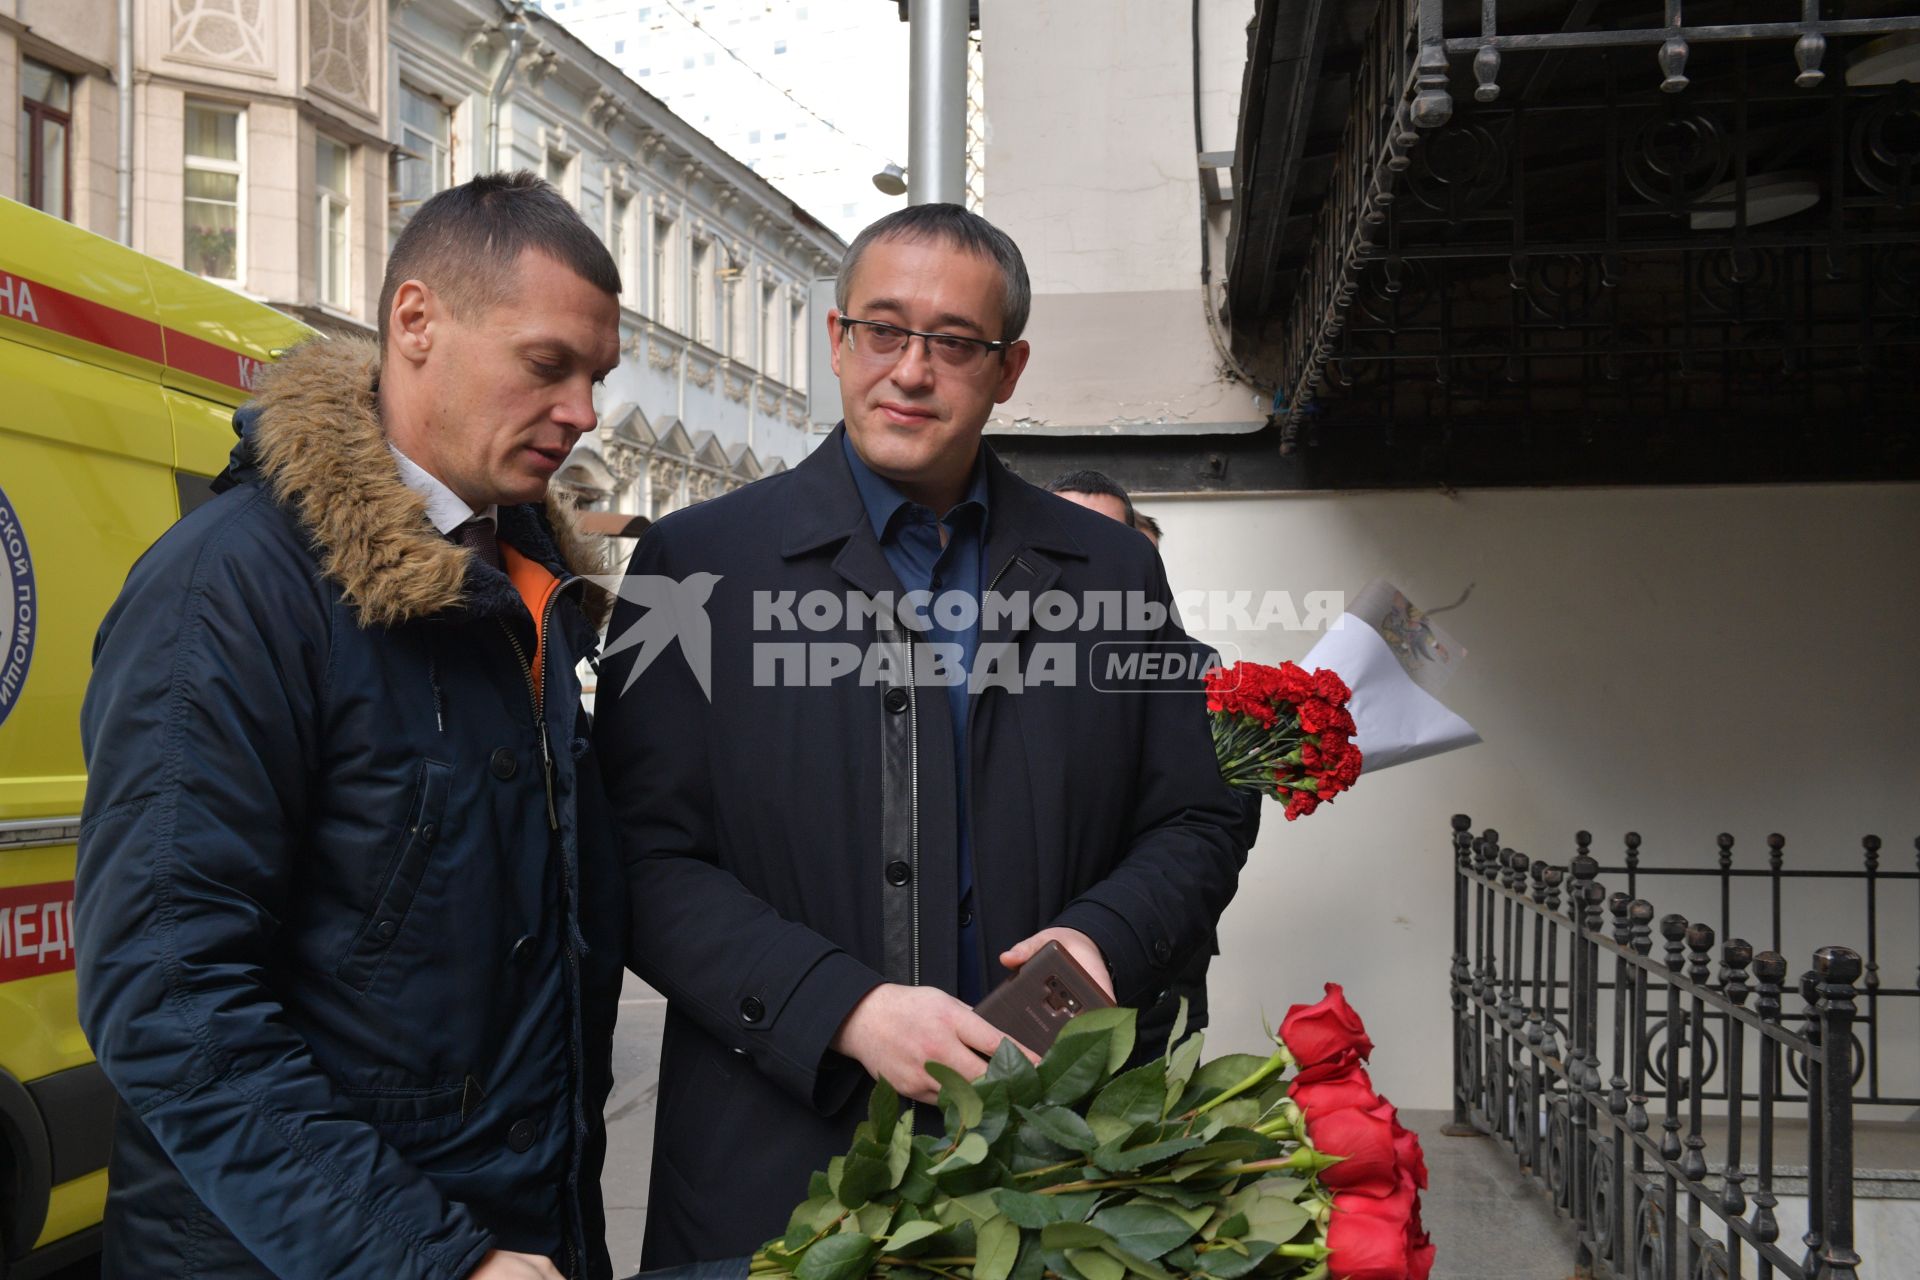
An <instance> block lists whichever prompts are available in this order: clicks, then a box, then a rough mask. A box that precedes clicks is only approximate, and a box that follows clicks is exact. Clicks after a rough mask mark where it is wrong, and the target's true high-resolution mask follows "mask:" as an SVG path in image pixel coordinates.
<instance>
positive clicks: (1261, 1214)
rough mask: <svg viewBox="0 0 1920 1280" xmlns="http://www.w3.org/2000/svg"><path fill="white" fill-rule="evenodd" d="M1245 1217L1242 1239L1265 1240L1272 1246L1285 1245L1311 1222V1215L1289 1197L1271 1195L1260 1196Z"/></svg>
mask: <svg viewBox="0 0 1920 1280" xmlns="http://www.w3.org/2000/svg"><path fill="white" fill-rule="evenodd" d="M1245 1217H1246V1219H1247V1229H1246V1231H1244V1232H1242V1233H1241V1234H1242V1237H1243V1238H1244V1239H1246V1240H1249V1241H1253V1240H1266V1241H1268V1242H1270V1243H1273V1244H1285V1243H1287V1241H1289V1240H1291V1239H1293V1238H1294V1237H1295V1236H1297V1235H1299V1234H1300V1229H1301V1228H1302V1227H1304V1226H1306V1225H1307V1223H1308V1222H1309V1221H1311V1215H1309V1214H1308V1213H1307V1211H1306V1210H1305V1209H1303V1208H1301V1207H1300V1206H1299V1205H1298V1204H1296V1203H1295V1202H1294V1201H1293V1200H1292V1198H1291V1197H1288V1196H1284V1195H1272V1194H1267V1195H1262V1196H1261V1197H1260V1198H1259V1199H1258V1200H1257V1201H1255V1202H1254V1204H1253V1207H1252V1208H1251V1209H1249V1210H1247V1212H1246V1214H1245Z"/></svg>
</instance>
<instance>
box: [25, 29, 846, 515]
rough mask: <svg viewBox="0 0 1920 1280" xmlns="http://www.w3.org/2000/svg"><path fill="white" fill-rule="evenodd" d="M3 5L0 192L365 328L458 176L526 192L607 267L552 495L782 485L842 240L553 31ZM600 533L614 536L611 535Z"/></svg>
mask: <svg viewBox="0 0 1920 1280" xmlns="http://www.w3.org/2000/svg"><path fill="white" fill-rule="evenodd" d="M131 9H132V13H133V22H132V34H133V60H134V75H133V77H132V86H131V92H132V96H133V101H132V118H133V121H134V126H133V130H132V139H131V141H132V148H131V153H132V160H131V170H132V183H131V200H130V201H128V202H127V203H126V205H125V207H124V208H123V207H122V202H121V201H120V199H119V191H120V166H119V153H120V136H119V129H118V119H119V114H118V111H119V107H120V86H119V84H118V82H117V77H116V73H115V66H116V58H117V33H118V12H119V6H118V5H117V4H116V3H114V0H68V2H65V3H56V2H54V0H0V101H4V102H10V103H13V104H16V106H15V110H16V113H17V117H16V118H17V123H16V125H14V126H10V127H8V128H6V129H0V196H6V197H9V198H13V199H18V200H21V201H22V202H23V203H28V204H32V205H34V206H35V207H37V208H41V209H43V210H45V211H47V212H49V213H53V214H55V215H57V216H60V217H64V218H68V219H70V220H71V221H73V222H75V223H77V224H79V225H81V226H84V227H86V228H87V229H88V230H91V231H94V232H96V233H98V234H101V235H105V236H109V237H117V236H118V235H119V233H120V231H121V229H122V227H123V225H124V227H125V230H126V238H127V240H128V242H129V243H131V244H132V246H133V247H134V248H136V249H139V250H141V251H142V252H144V253H148V254H151V255H152V256H154V257H156V258H158V259H160V260H161V261H163V262H168V263H171V264H173V265H176V266H179V267H182V268H184V269H186V270H188V271H192V272H195V273H196V274H199V275H201V276H204V277H206V278H208V279H211V280H216V281H219V282H221V283H224V284H226V285H229V286H230V287H232V288H234V289H236V290H238V291H240V292H242V293H245V294H247V295H248V296H250V297H254V298H257V299H260V300H262V301H265V302H268V303H270V304H271V305H273V306H276V307H279V308H281V309H282V310H285V311H287V312H289V313H290V314H294V315H297V316H299V317H300V318H301V319H303V320H305V321H307V322H308V323H310V324H313V325H315V326H316V327H317V328H320V329H323V330H330V331H334V332H349V333H361V334H366V333H370V332H371V331H372V329H373V327H374V323H375V320H376V317H375V314H374V310H375V307H376V306H377V302H378V297H379V290H380V281H381V274H382V272H383V270H384V267H385V260H386V253H387V249H388V247H389V246H390V245H391V243H392V238H393V237H394V236H395V235H397V234H398V232H399V230H400V228H401V227H403V226H404V225H405V222H406V219H407V218H408V217H410V216H411V214H412V212H413V210H415V209H417V208H418V207H419V205H420V203H421V202H422V201H423V200H425V199H426V198H428V197H429V196H431V195H432V194H433V193H434V192H436V191H439V190H442V189H444V188H445V187H447V186H448V185H450V184H453V183H457V182H462V181H465V180H467V179H469V178H471V177H472V176H473V175H475V174H477V173H484V172H489V171H493V170H497V169H511V168H525V169H530V170H532V171H534V172H536V173H539V174H541V175H542V176H544V177H546V178H547V179H549V180H550V181H552V182H553V184H554V185H555V186H556V187H558V188H559V189H560V191H561V192H562V193H563V194H564V195H565V196H566V198H567V199H568V201H569V202H571V203H572V204H573V205H574V207H575V208H577V209H578V210H579V211H580V213H581V216H582V217H583V218H584V219H585V220H586V221H587V223H588V225H589V226H591V227H593V228H594V229H595V230H596V231H598V232H599V233H600V234H601V236H602V237H603V238H604V239H605V241H606V243H607V245H608V247H609V248H610V249H611V250H612V252H613V254H614V257H615V259H616V260H617V262H618V263H619V266H620V271H621V276H622V279H623V281H624V283H625V286H626V287H625V291H624V293H623V296H622V299H621V303H622V306H621V350H622V356H623V359H622V363H621V366H620V368H619V369H618V370H617V371H616V372H615V373H614V374H613V375H612V377H610V378H609V379H608V381H607V384H606V386H605V387H604V388H603V399H602V404H601V420H600V425H599V427H598V428H597V430H596V431H595V432H594V433H593V434H591V435H589V436H588V437H586V438H584V439H583V440H582V441H581V444H580V447H579V449H578V450H577V452H576V454H575V457H574V458H573V459H572V460H570V462H569V465H568V466H567V467H566V468H565V469H564V470H563V471H562V473H561V476H560V483H562V485H563V486H565V487H566V488H567V489H568V490H569V491H571V492H572V493H573V494H574V495H575V496H576V497H577V498H578V500H579V501H580V502H582V503H583V504H585V505H587V506H590V507H593V508H597V509H600V510H602V511H605V512H609V513H615V514H624V515H628V516H633V515H644V516H648V517H657V516H659V515H661V514H664V513H665V512H666V511H670V510H673V509H675V508H677V507H680V506H684V505H687V504H688V503H691V502H695V501H698V500H700V499H701V498H704V497H710V496H712V495H714V494H717V493H720V492H724V491H726V490H727V489H731V488H735V487H738V486H739V485H741V484H744V483H747V482H749V481H751V480H753V479H756V478H758V477H759V476H760V475H762V474H766V473H768V472H771V471H776V470H781V469H784V468H785V467H787V466H790V465H792V464H793V463H794V462H796V461H798V460H799V459H800V458H801V457H803V456H804V455H805V453H806V451H807V450H808V448H810V447H811V444H812V443H813V442H814V441H815V440H816V439H817V438H818V433H817V432H815V431H811V430H810V429H809V427H808V425H807V418H806V394H805V392H806V378H807V368H808V344H809V339H810V336H811V335H810V333H809V326H808V321H807V314H808V313H807V290H808V286H809V284H810V282H811V281H813V280H815V279H817V278H819V277H822V276H825V275H830V274H831V273H832V272H833V271H834V270H835V269H836V268H837V266H838V263H839V258H840V254H841V253H842V252H843V251H844V249H845V245H844V243H843V242H842V241H841V240H840V239H839V238H838V237H836V236H835V235H834V234H833V233H832V232H831V231H829V230H827V229H826V228H825V227H824V226H822V225H821V224H820V223H819V222H817V221H816V220H815V219H813V218H812V217H811V216H810V215H809V214H807V213H806V212H805V211H804V210H803V209H801V208H800V207H799V206H798V205H796V204H795V203H794V202H793V201H792V200H791V199H789V198H787V197H786V196H784V195H783V194H781V193H780V192H779V191H777V190H775V189H774V188H773V187H772V186H771V185H769V184H768V183H767V182H766V181H764V180H763V179H761V178H759V177H758V176H757V175H755V174H754V173H753V172H752V171H751V170H750V169H749V168H748V167H747V166H746V165H744V164H742V163H741V162H739V161H738V160H736V159H734V158H733V157H732V156H730V155H728V154H727V153H726V152H725V151H723V150H722V149H721V148H720V147H719V146H718V145H716V144H715V143H714V142H713V141H711V140H710V139H708V138H707V137H705V136H704V135H703V134H701V133H700V132H699V131H697V130H696V129H694V128H692V127H690V126H689V125H688V124H687V123H686V122H685V121H683V120H681V119H679V118H678V117H676V116H675V115H674V114H673V113H672V112H671V111H669V110H668V109H667V108H666V107H664V106H663V105H662V104H661V103H660V102H659V101H657V100H656V99H654V98H653V97H651V96H650V95H648V94H647V93H646V92H645V91H644V90H642V89H641V88H640V87H639V86H638V85H636V84H634V83H633V82H632V81H631V80H629V79H628V78H627V77H626V76H624V75H623V74H622V73H621V72H620V71H619V70H618V68H616V67H615V66H614V65H613V64H612V63H610V62H608V61H606V60H605V59H602V58H601V57H599V56H598V55H597V54H595V53H594V52H593V51H592V50H591V49H590V48H588V46H587V45H586V44H584V43H583V42H581V41H580V40H578V39H576V38H575V37H574V36H572V35H571V34H570V33H568V32H567V30H566V29H565V28H564V27H563V26H561V25H560V24H559V23H558V22H556V21H555V20H553V19H552V18H550V17H547V16H545V15H543V14H541V13H540V12H539V11H537V10H535V9H532V8H527V7H524V6H521V5H519V4H514V3H503V2H502V0H392V2H391V3H390V4H389V3H382V2H381V0H298V2H297V3H290V4H272V3H267V2H266V0H133V3H132V5H131ZM603 523H604V524H605V525H606V527H608V528H613V527H615V526H616V525H618V524H619V521H617V520H612V519H609V520H607V521H605V522H603Z"/></svg>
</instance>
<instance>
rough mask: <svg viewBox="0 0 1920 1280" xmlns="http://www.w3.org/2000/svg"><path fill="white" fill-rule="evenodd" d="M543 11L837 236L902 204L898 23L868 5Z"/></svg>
mask: <svg viewBox="0 0 1920 1280" xmlns="http://www.w3.org/2000/svg"><path fill="white" fill-rule="evenodd" d="M542 7H543V8H544V9H545V11H546V12H547V13H548V14H549V15H551V16H552V17H554V18H556V19H558V20H559V21H561V22H563V23H564V24H565V25H566V26H567V28H568V29H569V30H571V31H573V32H574V33H575V34H577V35H578V36H580V38H581V39H583V40H585V41H586V42H587V43H588V44H590V45H592V46H593V48H594V49H595V50H596V51H598V52H599V53H600V54H601V56H603V57H605V58H607V59H608V60H609V61H611V62H612V63H613V64H614V65H616V66H618V67H619V68H620V69H621V70H622V71H623V72H625V73H626V74H627V75H628V76H629V77H631V78H632V79H633V81H634V82H635V83H636V84H638V85H640V87H641V88H643V89H645V90H646V91H647V92H649V93H651V94H653V95H654V96H655V97H657V98H659V99H660V100H661V101H662V102H664V103H666V104H667V105H668V106H669V107H671V108H672V109H673V111H674V112H675V113H676V114H677V115H679V116H680V117H682V118H683V119H685V120H686V121H687V123H689V124H691V125H693V126H694V127H695V128H696V129H699V130H700V131H701V132H702V133H704V134H706V135H707V136H708V137H710V138H712V139H713V140H714V141H715V142H716V143H718V144H719V145H720V146H721V147H722V148H724V149H725V150H726V151H727V152H728V154H730V155H734V156H737V157H739V158H740V160H742V161H743V162H745V163H746V165H747V166H748V167H749V168H751V169H753V170H754V171H755V172H756V173H758V174H760V175H761V176H762V177H764V178H766V179H767V180H768V181H770V182H772V183H773V184H774V185H775V186H777V187H779V188H780V189H781V190H782V191H785V192H786V193H787V194H788V195H790V196H792V197H793V198H794V199H795V200H796V201H797V202H799V203H800V204H801V205H803V206H804V207H805V208H807V209H809V210H811V211H813V213H814V214H816V215H817V216H818V217H819V218H820V219H821V220H822V221H823V222H825V223H827V225H829V226H831V227H832V228H833V229H834V230H835V231H837V232H838V233H839V234H840V235H841V236H842V237H844V238H846V239H849V240H850V239H852V238H853V236H854V235H855V234H856V233H857V232H858V231H859V230H860V228H862V227H864V226H866V225H867V223H869V222H872V221H873V220H874V219H875V218H878V217H880V216H881V215H883V214H886V213H890V212H892V211H893V210H895V209H898V208H900V207H902V206H903V205H905V203H906V198H905V196H904V195H887V194H884V193H883V192H881V191H879V190H878V189H876V188H875V187H874V185H873V182H872V177H873V175H874V174H875V173H877V172H879V171H881V170H882V169H884V168H885V167H886V166H887V165H888V164H890V163H892V164H899V165H902V166H904V165H905V164H906V162H907V112H906V102H907V39H908V28H907V25H906V24H905V23H903V22H901V21H899V18H898V16H897V14H896V12H895V10H894V8H893V6H891V5H886V4H881V3H878V0H546V3H544V4H543V5H542Z"/></svg>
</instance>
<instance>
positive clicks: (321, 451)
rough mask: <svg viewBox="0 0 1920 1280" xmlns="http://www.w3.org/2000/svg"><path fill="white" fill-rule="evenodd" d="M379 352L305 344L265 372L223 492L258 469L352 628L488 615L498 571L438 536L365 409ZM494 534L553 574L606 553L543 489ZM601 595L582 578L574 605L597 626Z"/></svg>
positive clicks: (507, 510)
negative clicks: (308, 545) (336, 593)
mask: <svg viewBox="0 0 1920 1280" xmlns="http://www.w3.org/2000/svg"><path fill="white" fill-rule="evenodd" d="M377 356H378V352H377V350H376V349H375V347H374V345H373V344H372V343H371V342H367V341H365V340H362V339H353V338H332V339H320V338H316V339H313V340H310V341H308V342H305V343H302V344H301V345H300V346H298V347H295V348H294V349H293V350H291V351H289V352H288V353H287V354H285V355H284V356H282V357H281V358H280V359H279V360H277V361H275V362H274V363H273V364H272V365H270V366H269V367H268V369H267V370H266V372H265V374H264V375H263V377H262V379H261V382H260V386H259V390H258V393H257V396H256V398H255V399H254V401H253V402H252V403H251V404H249V405H248V406H247V407H246V408H245V409H242V410H241V411H240V414H239V417H238V419H237V426H238V429H239V431H240V434H241V441H240V444H239V445H238V446H237V447H236V448H235V450H234V458H233V462H232V463H231V464H230V465H229V467H228V469H227V475H226V476H224V477H222V482H220V483H217V484H216V488H223V487H227V486H229V485H231V484H234V483H238V482H239V481H241V480H242V479H245V478H246V472H247V471H249V470H252V471H257V472H258V474H259V476H260V478H261V479H262V480H263V481H264V482H265V484H266V485H267V486H268V488H269V490H270V491H271V492H272V493H273V496H274V498H275V499H276V500H277V501H279V503H280V504H281V505H282V506H284V507H285V508H286V509H287V510H288V511H290V512H291V513H292V514H293V515H294V516H295V517H296V518H297V519H298V521H299V522H300V524H301V526H302V528H303V529H304V530H305V532H306V534H307V537H308V538H309V540H310V541H311V542H312V543H313V546H314V550H315V554H316V555H317V556H318V557H319V560H320V571H321V573H322V574H324V575H325V576H326V577H327V578H328V579H329V580H330V581H332V582H333V583H335V584H336V585H337V586H338V587H339V588H340V592H341V595H342V596H343V597H344V598H345V599H346V601H347V603H349V604H350V605H352V606H353V608H354V610H355V612H356V614H357V616H358V618H359V620H360V622H361V624H362V625H363V626H382V627H392V626H397V625H399V624H402V623H406V622H413V621H417V620H420V619H424V618H429V617H434V616H436V615H440V614H445V613H450V612H453V611H456V610H467V611H480V612H485V611H487V605H488V604H489V603H490V602H498V601H500V600H501V599H503V596H502V591H503V589H504V592H505V593H507V596H509V597H511V598H512V599H513V600H517V599H518V597H517V594H515V593H513V588H512V586H511V584H509V583H508V582H507V579H506V577H505V575H503V574H500V573H498V572H496V571H495V570H492V569H490V568H488V567H487V566H485V565H483V564H481V563H480V562H479V561H477V560H476V559H475V558H474V555H473V553H472V552H471V551H469V550H468V549H467V548H465V547H463V546H461V545H459V544H458V543H455V542H452V541H450V540H449V539H447V538H446V537H444V536H442V535H441V534H440V532H439V531H438V530H436V529H435V528H434V527H433V523H432V522H431V521H430V520H428V519H427V504H426V500H425V499H424V498H422V497H421V496H420V495H419V494H417V493H415V492H414V491H413V490H411V489H409V488H407V486H406V485H405V484H404V483H402V482H401V479H400V472H399V468H398V467H397V466H396V465H395V463H394V458H393V453H392V451H391V450H389V449H388V447H387V437H386V432H385V430H384V429H383V428H382V426H381V424H380V415H379V410H378V407H377V405H376V402H375V375H376V371H377V368H378V359H377ZM500 533H501V537H502V538H503V539H504V540H505V541H506V542H508V543H510V544H511V545H512V546H513V547H514V548H515V549H516V550H518V551H519V552H520V553H521V554H523V555H525V556H528V557H529V558H531V559H534V560H538V561H540V562H541V563H543V564H545V565H546V566H547V568H548V569H549V570H551V571H552V572H554V573H556V574H560V573H567V574H575V575H582V576H586V575H594V574H601V573H605V572H606V566H605V549H604V547H602V546H600V545H598V542H597V540H596V539H594V538H593V537H592V535H590V534H584V533H581V532H580V531H579V529H578V528H577V527H576V526H575V524H574V522H573V518H572V515H571V513H570V512H569V511H568V510H567V509H566V508H565V506H564V505H563V504H561V503H560V502H558V501H557V500H556V499H555V498H554V496H553V495H552V494H551V493H550V494H549V495H548V496H547V500H546V503H545V505H544V507H542V506H537V505H534V504H531V503H528V504H524V505H521V506H511V507H509V506H503V507H501V508H500ZM611 603H612V602H611V599H610V598H609V597H608V595H607V593H606V592H604V591H602V590H600V589H599V588H598V587H597V586H595V585H594V584H592V583H589V584H587V587H586V589H585V591H584V593H583V594H582V597H581V608H582V610H583V611H584V612H585V613H586V615H587V617H588V619H589V621H591V622H592V623H593V624H594V626H596V627H598V626H599V625H601V624H602V623H604V622H605V621H606V615H607V613H608V612H609V611H610V607H611Z"/></svg>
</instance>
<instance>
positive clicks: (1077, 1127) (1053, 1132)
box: [1020, 1107, 1100, 1151]
mask: <svg viewBox="0 0 1920 1280" xmlns="http://www.w3.org/2000/svg"><path fill="white" fill-rule="evenodd" d="M1020 1114H1021V1115H1022V1116H1025V1117H1026V1120H1027V1123H1028V1124H1031V1125H1033V1126H1034V1127H1035V1128H1036V1129H1038V1130H1040V1132H1041V1133H1044V1134H1046V1135H1047V1137H1048V1138H1049V1139H1051V1140H1052V1141H1054V1142H1057V1143H1059V1144H1060V1145H1061V1146H1063V1147H1068V1148H1071V1149H1072V1150H1074V1151H1092V1150H1093V1149H1094V1148H1095V1147H1097V1146H1099V1145H1100V1139H1099V1138H1098V1137H1096V1136H1095V1135H1094V1132H1093V1130H1092V1129H1090V1128H1088V1127H1087V1122H1086V1121H1085V1120H1082V1119H1081V1118H1080V1115H1079V1113H1078V1112H1075V1111H1071V1110H1069V1109H1068V1108H1066V1107H1022V1108H1020Z"/></svg>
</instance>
